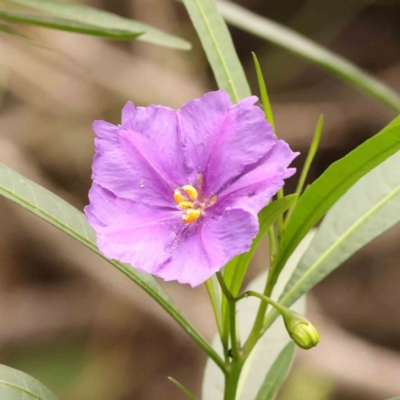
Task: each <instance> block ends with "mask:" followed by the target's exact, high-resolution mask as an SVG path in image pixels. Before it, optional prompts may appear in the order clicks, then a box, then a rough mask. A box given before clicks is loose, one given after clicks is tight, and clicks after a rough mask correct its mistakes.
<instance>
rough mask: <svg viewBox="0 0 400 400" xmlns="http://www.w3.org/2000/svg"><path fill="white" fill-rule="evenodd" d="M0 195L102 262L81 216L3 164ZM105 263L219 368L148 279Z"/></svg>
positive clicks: (204, 344) (127, 268) (209, 350)
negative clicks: (157, 307)
mask: <svg viewBox="0 0 400 400" xmlns="http://www.w3.org/2000/svg"><path fill="white" fill-rule="evenodd" d="M0 195H3V196H4V197H6V198H8V199H10V200H11V201H13V202H15V203H17V204H19V205H20V206H22V207H24V208H26V209H27V210H29V211H30V212H32V213H33V214H36V215H38V216H39V217H40V218H42V219H44V220H45V221H47V222H49V223H50V224H52V225H54V226H55V227H56V228H58V229H60V230H62V231H64V232H65V233H67V234H68V235H70V236H71V237H73V238H74V239H76V240H77V241H79V242H80V243H82V244H83V245H85V246H86V247H88V248H89V249H90V250H92V251H94V252H95V253H97V254H99V255H100V256H101V257H103V258H105V257H104V256H103V255H102V254H101V253H100V252H99V250H98V249H97V246H96V244H95V243H96V237H95V233H94V231H93V229H92V228H91V227H90V225H89V224H88V223H87V221H86V218H85V216H84V215H83V213H81V212H80V211H78V210H77V209H76V208H75V207H73V206H71V205H70V204H68V203H67V202H65V201H64V200H62V199H60V198H59V197H58V196H56V195H55V194H54V193H51V192H50V191H48V190H47V189H45V188H43V187H42V186H40V185H38V184H36V183H34V182H32V181H30V180H29V179H26V178H24V177H23V176H22V175H20V174H18V173H17V172H15V171H13V170H12V169H10V168H8V167H6V166H5V165H3V164H0ZM105 259H106V258H105ZM106 260H107V261H108V262H109V263H110V264H111V265H113V266H114V267H115V268H117V269H118V270H120V271H121V272H122V273H123V274H125V275H126V276H127V277H128V278H129V279H131V280H132V281H133V282H135V283H136V284H137V285H138V286H139V287H141V288H142V289H143V290H144V291H145V292H146V293H148V294H149V295H150V296H151V297H152V298H153V299H154V300H155V301H156V302H157V303H158V304H159V305H160V306H161V307H162V308H163V309H164V310H165V311H166V312H167V313H168V314H169V315H170V316H171V317H172V318H173V319H174V320H175V321H176V322H177V323H178V324H179V325H180V326H181V327H182V328H183V329H184V330H185V331H186V333H187V334H188V335H189V336H190V337H191V338H192V339H193V340H194V341H195V342H196V343H197V344H198V345H199V346H200V347H201V348H202V349H203V350H204V351H206V352H207V354H208V355H209V356H210V357H211V358H212V359H213V360H214V361H215V362H216V363H218V365H219V366H222V365H223V362H222V360H221V359H220V358H219V356H218V355H217V354H216V352H215V351H214V350H213V349H212V348H211V346H210V345H209V344H208V343H207V342H206V340H205V339H204V338H203V337H202V336H201V335H200V334H199V332H197V331H196V330H195V329H194V327H193V326H192V325H190V323H189V322H188V321H187V319H186V318H185V316H184V315H183V314H182V313H181V311H180V310H179V309H178V308H177V307H176V305H175V304H174V303H173V301H172V300H171V298H170V297H169V296H168V294H167V293H166V292H165V291H164V290H163V289H162V288H161V286H160V285H159V284H158V283H157V281H156V280H155V279H154V278H153V277H152V276H151V275H149V274H145V273H143V272H140V271H139V270H136V269H134V268H132V267H131V266H129V265H126V264H123V263H121V262H118V261H115V260H108V259H106Z"/></svg>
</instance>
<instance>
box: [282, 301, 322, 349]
mask: <svg viewBox="0 0 400 400" xmlns="http://www.w3.org/2000/svg"><path fill="white" fill-rule="evenodd" d="M282 317H283V320H284V322H285V326H286V329H287V331H288V333H289V336H290V337H291V338H292V340H293V341H294V342H295V343H296V344H297V346H299V347H300V348H302V349H304V350H309V349H311V348H312V347H315V346H316V345H317V344H318V343H319V340H320V336H319V332H318V331H317V328H316V327H315V326H314V325H313V324H311V323H310V322H309V321H308V320H307V319H306V318H305V317H303V316H302V315H300V314H297V313H296V312H294V311H292V310H288V309H287V312H284V313H282Z"/></svg>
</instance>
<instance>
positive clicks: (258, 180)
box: [214, 140, 299, 213]
mask: <svg viewBox="0 0 400 400" xmlns="http://www.w3.org/2000/svg"><path fill="white" fill-rule="evenodd" d="M298 154H299V153H295V152H293V151H292V150H291V149H290V148H289V146H288V145H287V144H286V143H285V142H284V141H283V140H277V141H276V142H275V145H274V146H273V147H272V149H271V150H270V151H269V152H268V153H267V154H266V156H265V157H263V159H262V160H261V161H260V162H259V163H258V164H257V165H256V166H253V167H254V169H252V170H249V171H247V172H246V173H245V174H244V175H243V176H241V177H239V178H238V179H237V180H236V181H234V182H233V183H232V184H231V185H230V186H229V187H228V188H226V189H225V190H223V191H222V192H221V193H220V195H219V197H218V202H217V204H216V205H215V206H214V207H215V208H219V209H225V208H226V207H228V206H229V207H241V208H244V209H247V210H251V211H252V212H255V213H258V212H259V211H260V210H261V209H262V208H263V207H264V206H265V205H266V204H267V203H268V202H269V201H270V200H271V198H272V196H274V195H275V194H276V193H277V192H278V190H279V189H280V188H281V187H282V186H283V185H284V179H286V178H289V177H290V176H292V175H293V174H294V173H295V172H296V169H295V168H288V166H289V165H290V163H291V162H292V161H293V159H294V158H295V157H297V155H298Z"/></svg>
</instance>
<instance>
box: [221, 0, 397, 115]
mask: <svg viewBox="0 0 400 400" xmlns="http://www.w3.org/2000/svg"><path fill="white" fill-rule="evenodd" d="M218 9H219V11H220V12H221V14H222V16H223V17H224V18H225V20H226V21H227V22H228V23H230V24H232V25H233V26H235V27H237V28H239V29H243V30H244V31H246V32H249V33H251V34H253V35H255V36H258V37H261V38H263V39H266V40H268V41H270V42H271V43H273V44H275V45H277V46H279V47H282V48H284V49H286V50H289V51H291V52H292V53H294V54H296V55H298V56H300V57H302V58H304V59H306V60H308V61H311V62H312V63H313V64H316V65H318V66H319V67H321V68H323V69H325V70H326V71H328V72H330V73H331V74H333V75H335V76H337V77H338V78H340V79H341V80H343V81H345V82H348V83H350V84H351V85H353V86H355V87H356V88H358V89H360V90H362V91H363V92H365V93H367V94H368V95H370V96H371V97H373V98H375V99H377V100H379V101H381V102H382V103H384V104H386V105H387V106H389V107H391V108H392V109H394V110H396V111H398V112H399V111H400V96H399V95H398V94H397V93H396V92H395V91H393V90H392V89H391V88H390V87H388V86H387V85H386V84H384V83H383V82H381V81H380V80H378V79H376V78H374V77H373V76H371V75H369V74H368V73H367V72H365V71H363V70H362V69H361V68H359V67H357V66H356V65H354V64H352V63H351V62H349V61H347V60H346V59H345V58H343V57H340V56H339V55H337V54H335V53H333V52H331V51H329V50H327V49H325V48H324V47H323V46H321V45H319V44H317V43H315V42H313V41H312V40H310V39H308V38H306V37H304V36H302V35H300V34H299V33H297V32H295V31H293V30H291V29H289V28H287V27H285V26H283V25H280V24H278V23H276V22H274V21H271V20H269V19H267V18H265V17H261V16H259V15H257V14H255V13H253V12H251V11H248V10H246V9H245V8H244V7H241V6H239V5H237V4H234V3H231V2H227V1H222V0H220V1H218Z"/></svg>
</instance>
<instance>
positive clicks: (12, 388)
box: [0, 364, 58, 400]
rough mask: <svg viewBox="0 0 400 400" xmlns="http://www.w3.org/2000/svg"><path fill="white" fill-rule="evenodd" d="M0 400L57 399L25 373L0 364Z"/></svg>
mask: <svg viewBox="0 0 400 400" xmlns="http://www.w3.org/2000/svg"><path fill="white" fill-rule="evenodd" d="M0 399H2V400H22V399H23V400H25V399H26V400H58V397H57V396H56V395H55V394H54V393H52V392H51V391H50V390H49V389H47V388H46V387H45V386H44V385H42V384H41V383H40V382H39V381H38V380H36V379H35V378H32V377H31V376H29V375H27V374H25V372H21V371H18V370H16V369H14V368H10V367H7V366H5V365H1V364H0Z"/></svg>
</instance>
